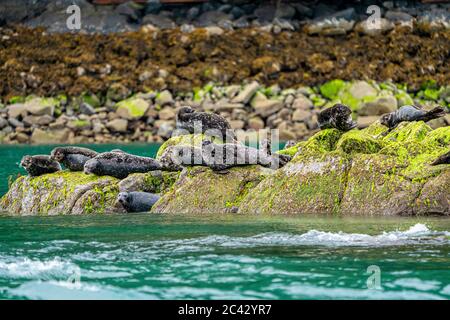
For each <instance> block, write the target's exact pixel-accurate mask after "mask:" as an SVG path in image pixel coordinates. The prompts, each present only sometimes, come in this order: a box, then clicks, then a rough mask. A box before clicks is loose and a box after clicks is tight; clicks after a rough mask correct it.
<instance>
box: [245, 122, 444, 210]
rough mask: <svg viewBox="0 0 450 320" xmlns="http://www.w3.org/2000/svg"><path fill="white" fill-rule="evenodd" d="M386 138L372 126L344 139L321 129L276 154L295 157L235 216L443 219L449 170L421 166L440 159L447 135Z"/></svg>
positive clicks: (399, 133) (405, 129)
mask: <svg viewBox="0 0 450 320" xmlns="http://www.w3.org/2000/svg"><path fill="white" fill-rule="evenodd" d="M386 130H387V128H386V127H384V126H381V125H380V124H378V123H374V124H372V125H371V126H370V127H368V128H367V129H364V130H361V131H359V130H356V129H355V130H352V131H349V132H347V133H346V134H344V135H341V133H339V132H338V131H337V130H334V129H326V130H322V131H320V132H319V133H317V134H316V135H315V136H313V137H312V138H310V139H309V140H308V141H306V142H300V143H299V144H297V145H296V146H294V147H292V148H289V149H288V150H282V151H280V153H285V154H291V155H294V154H296V153H297V151H301V152H299V153H298V155H297V156H296V157H294V159H293V160H292V161H291V162H290V163H288V164H287V165H286V166H285V167H283V168H282V169H279V170H277V171H276V172H275V173H274V174H273V175H270V176H268V177H267V178H265V179H264V180H263V181H262V182H261V183H259V184H258V186H257V187H256V188H255V189H254V190H253V191H252V192H250V193H249V194H248V195H247V196H246V197H245V198H244V199H243V200H242V202H241V203H242V205H241V206H240V207H239V211H238V212H239V213H243V214H245V213H250V212H252V213H253V214H254V213H258V214H279V213H284V214H296V213H297V214H299V213H302V214H305V213H318V214H324V213H328V214H341V215H380V216H385V215H416V214H419V213H420V214H435V213H437V214H446V215H447V214H449V210H448V208H449V200H448V191H445V190H448V187H449V182H448V181H450V180H449V178H448V177H449V172H450V168H448V166H446V165H441V166H435V167H433V166H430V165H429V164H430V162H431V161H432V159H435V157H436V155H438V154H443V153H445V152H446V150H447V151H448V148H449V146H450V138H449V137H450V134H449V133H450V127H445V128H439V129H437V130H434V131H433V130H431V129H430V128H429V127H428V126H427V125H425V124H424V123H423V122H410V123H402V124H401V125H400V126H399V127H398V128H396V129H394V130H393V131H392V132H391V133H389V134H388V135H387V136H385V137H381V136H380V133H382V132H383V131H386ZM424 191H425V195H424V196H423V197H422V195H423V194H424ZM268 199H270V201H269V202H268Z"/></svg>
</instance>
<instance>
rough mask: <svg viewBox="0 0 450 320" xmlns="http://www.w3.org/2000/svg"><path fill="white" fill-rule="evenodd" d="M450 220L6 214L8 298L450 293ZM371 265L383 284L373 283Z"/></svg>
mask: <svg viewBox="0 0 450 320" xmlns="http://www.w3.org/2000/svg"><path fill="white" fill-rule="evenodd" d="M448 230H450V221H449V220H434V219H428V220H424V219H383V220H381V219H364V220H363V219H338V218H325V219H324V218H318V217H308V218H287V217H276V218H255V217H239V216H221V217H214V218H212V217H202V218H199V217H180V216H161V215H145V214H141V215H111V216H84V217H82V216H78V217H75V216H73V217H70V216H66V217H62V216H61V217H44V218H43V217H40V218H39V217H22V218H11V217H0V298H6V299H66V298H70V299H78V298H83V299H448V298H450V268H449V265H450V233H449V232H448ZM369 266H376V267H378V268H379V271H380V273H379V274H380V287H381V289H376V288H375V289H368V288H367V279H368V277H369V276H370V275H371V274H372V273H367V268H368V267H369Z"/></svg>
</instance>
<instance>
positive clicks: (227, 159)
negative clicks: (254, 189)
mask: <svg viewBox="0 0 450 320" xmlns="http://www.w3.org/2000/svg"><path fill="white" fill-rule="evenodd" d="M351 114H352V111H351V110H350V108H349V107H348V106H346V105H344V104H340V103H338V104H335V105H333V106H332V107H330V108H327V109H325V110H323V111H321V112H320V113H319V115H318V124H319V128H320V129H321V130H323V129H328V128H335V129H338V130H341V131H349V130H351V129H353V128H355V127H356V122H355V121H353V119H352V116H351ZM443 115H445V110H444V109H443V108H442V107H436V108H434V109H433V110H431V111H425V110H423V109H421V108H419V107H417V106H410V105H407V106H402V107H400V108H399V109H398V110H396V111H394V112H391V113H388V114H385V115H383V116H382V117H381V119H380V122H381V123H382V124H383V125H386V126H387V127H388V128H389V131H390V130H392V129H393V128H395V127H396V126H397V125H398V124H399V123H400V122H403V121H419V120H422V121H429V120H432V119H436V118H438V117H441V116H443ZM176 124H177V128H178V129H182V130H186V131H187V132H188V133H200V132H196V130H197V128H198V129H200V130H201V133H204V134H206V135H212V136H217V135H220V136H221V140H222V141H225V142H227V143H224V144H220V143H214V142H212V141H211V140H208V139H204V140H203V141H202V145H201V147H194V146H188V145H176V146H169V147H167V149H166V150H165V151H164V153H163V155H162V156H161V157H160V159H159V160H156V159H153V158H150V157H141V156H136V155H132V154H129V153H126V152H124V151H122V150H118V149H115V150H111V151H109V152H103V153H98V152H96V151H93V150H90V149H88V148H82V147H58V148H55V149H53V150H52V152H51V154H50V155H35V156H29V155H27V156H24V157H23V158H22V160H21V162H20V165H21V166H22V167H23V168H24V169H25V170H26V171H27V172H28V174H29V175H30V176H33V177H35V176H40V175H43V174H48V173H54V172H57V171H60V170H62V168H61V164H62V165H63V166H64V167H65V168H67V169H68V170H70V171H84V173H86V174H95V175H99V176H103V175H108V176H112V177H116V178H118V179H124V178H126V177H127V176H128V175H129V174H132V173H146V172H149V171H153V170H169V171H179V170H182V169H183V168H184V167H185V166H192V165H202V166H208V167H210V168H211V169H212V170H214V171H216V172H222V173H226V172H227V169H229V168H231V167H235V166H243V165H250V164H259V165H261V166H264V167H271V168H278V167H282V166H284V165H285V164H286V163H288V162H289V161H290V160H291V157H290V156H288V155H282V154H272V152H271V141H270V140H267V139H264V140H263V141H262V143H261V145H260V148H259V149H257V148H252V147H248V146H245V145H243V144H241V143H239V142H238V141H237V139H236V136H235V134H234V132H233V131H232V130H231V126H230V124H229V123H228V121H227V120H226V119H225V118H223V117H221V116H220V115H217V114H215V113H208V112H196V111H195V110H194V109H192V108H190V107H182V108H181V109H180V110H179V111H178V113H177V117H176ZM230 140H231V142H232V143H228V142H229V141H230ZM293 144H294V142H290V143H289V144H288V145H293ZM449 161H450V152H448V153H446V154H444V155H441V156H440V157H438V158H437V159H436V160H434V161H433V162H432V163H431V165H439V164H448V163H449ZM158 199H159V195H156V194H152V193H146V192H121V193H120V194H119V195H118V197H117V201H118V202H119V203H121V204H122V206H123V207H124V208H125V210H126V211H128V212H143V211H148V210H150V208H151V207H152V206H153V205H154V204H155V203H156V201H157V200H158Z"/></svg>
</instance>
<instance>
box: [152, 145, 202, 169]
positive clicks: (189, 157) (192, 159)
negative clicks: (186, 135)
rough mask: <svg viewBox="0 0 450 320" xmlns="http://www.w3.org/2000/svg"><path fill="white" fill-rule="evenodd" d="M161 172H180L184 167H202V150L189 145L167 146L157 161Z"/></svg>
mask: <svg viewBox="0 0 450 320" xmlns="http://www.w3.org/2000/svg"><path fill="white" fill-rule="evenodd" d="M158 161H159V163H160V164H161V166H162V168H163V170H166V171H181V170H183V168H184V167H185V166H194V165H203V166H206V163H205V161H204V160H203V155H202V149H201V148H198V147H194V146H189V145H176V146H169V147H167V148H166V150H164V152H163V154H162V155H161V156H160V157H159V159H158Z"/></svg>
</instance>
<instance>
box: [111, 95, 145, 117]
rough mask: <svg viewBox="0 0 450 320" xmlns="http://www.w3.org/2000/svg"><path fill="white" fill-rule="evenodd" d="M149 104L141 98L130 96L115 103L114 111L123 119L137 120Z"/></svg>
mask: <svg viewBox="0 0 450 320" xmlns="http://www.w3.org/2000/svg"><path fill="white" fill-rule="evenodd" d="M149 106H150V104H149V103H148V102H147V101H145V100H144V99H142V98H130V99H127V100H123V101H120V102H118V103H117V104H116V107H117V111H116V113H117V114H118V115H119V116H120V117H121V118H123V119H127V120H139V119H140V118H142V117H143V116H144V115H145V113H146V112H147V110H148V108H149Z"/></svg>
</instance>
